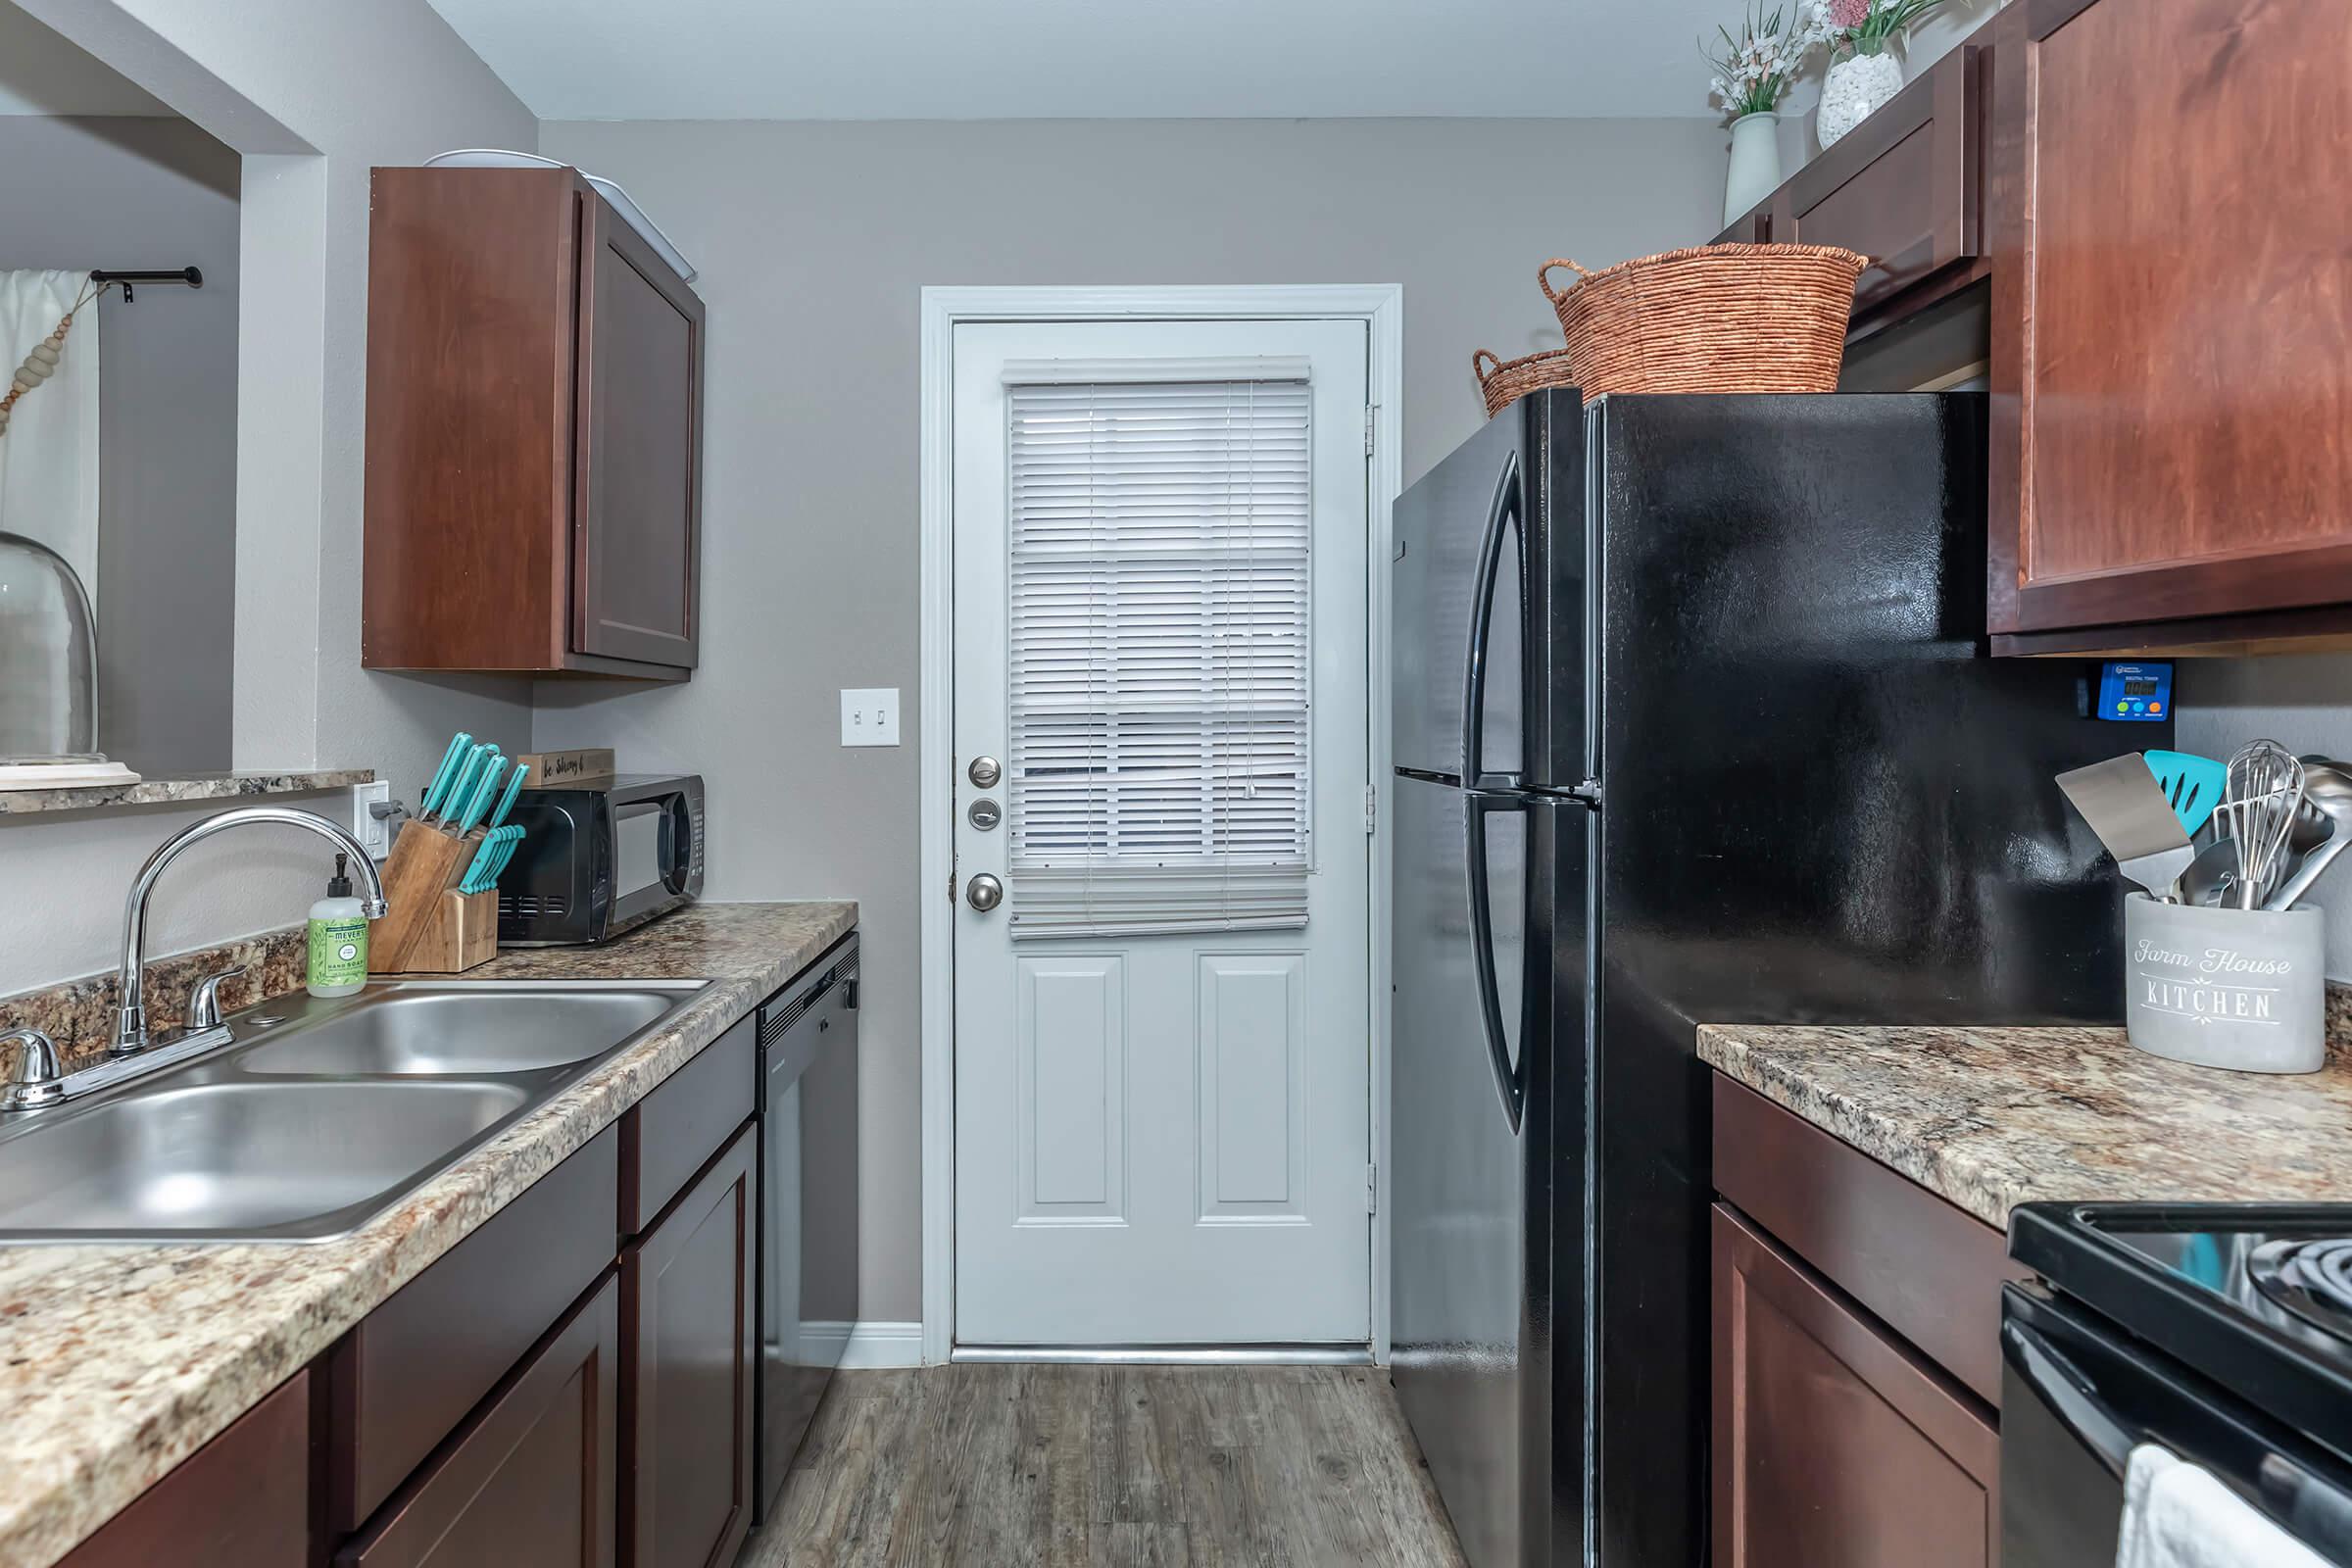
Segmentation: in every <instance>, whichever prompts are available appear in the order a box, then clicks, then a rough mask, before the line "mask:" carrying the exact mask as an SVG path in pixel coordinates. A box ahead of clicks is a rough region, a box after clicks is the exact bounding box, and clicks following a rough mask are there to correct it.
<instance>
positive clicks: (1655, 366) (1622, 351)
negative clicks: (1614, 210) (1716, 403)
mask: <svg viewBox="0 0 2352 1568" xmlns="http://www.w3.org/2000/svg"><path fill="white" fill-rule="evenodd" d="M1869 265H1870V259H1869V258H1868V257H1866V256H1857V255H1856V254H1855V253H1854V252H1852V251H1847V250H1838V249H1836V248H1834V247H1832V246H1827V245H1698V246H1693V247H1691V249H1689V250H1679V251H1666V252H1663V253H1662V254H1660V255H1656V256H1644V257H1642V258H1641V259H1640V260H1638V261H1631V262H1620V263H1619V264H1618V265H1617V266H1615V267H1611V268H1608V269H1606V270H1602V271H1598V272H1589V271H1586V270H1585V269H1583V268H1582V267H1579V266H1577V264H1576V263H1574V262H1572V261H1569V260H1567V259H1566V258H1564V257H1562V258H1559V259H1556V260H1553V261H1548V262H1545V263H1544V268H1543V270H1541V271H1539V272H1538V273H1537V274H1536V280H1537V281H1538V282H1539V283H1541V284H1542V285H1543V288H1544V298H1545V299H1548V300H1550V301H1551V308H1552V309H1553V310H1554V311H1555V312H1557V313H1558V314H1559V318H1560V330H1561V331H1563V332H1565V333H1566V334H1567V336H1568V348H1567V355H1568V360H1569V363H1570V364H1571V365H1573V366H1574V367H1575V369H1574V371H1573V379H1574V380H1575V382H1576V384H1577V385H1578V386H1581V387H1582V388H1584V392H1585V396H1587V397H1589V398H1590V397H1598V396H1600V395H1601V394H1602V393H1605V392H1835V391H1837V390H1838V368H1839V367H1840V366H1842V365H1843V363H1844V360H1845V325H1846V319H1847V318H1848V317H1849V316H1850V315H1851V314H1852V312H1853V306H1854V282H1855V280H1856V279H1857V278H1859V277H1860V276H1861V275H1862V269H1863V268H1865V267H1867V266H1869ZM1555 267H1565V268H1567V269H1569V270H1571V271H1573V272H1575V273H1577V281H1576V282H1574V283H1572V284H1570V285H1569V286H1568V287H1567V288H1566V289H1563V290H1556V291H1555V290H1554V289H1553V288H1552V286H1551V270H1552V269H1553V268H1555ZM1493 401H1494V399H1493V397H1492V395H1490V396H1489V398H1488V402H1489V403H1490V405H1491V404H1492V403H1493Z"/></svg>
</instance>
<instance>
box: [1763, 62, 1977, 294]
mask: <svg viewBox="0 0 2352 1568" xmlns="http://www.w3.org/2000/svg"><path fill="white" fill-rule="evenodd" d="M1979 56H1980V51H1979V50H1978V49H1977V48H1975V47H1974V46H1973V45H1968V44H1963V45H1961V46H1960V47H1958V48H1956V49H1954V50H1952V51H1951V52H1950V53H1949V54H1947V55H1945V56H1944V57H1943V58H1942V59H1940V60H1938V61H1936V64H1935V65H1934V66H1932V67H1931V68H1929V71H1928V73H1927V74H1926V75H1924V76H1922V77H1921V78H1920V79H1919V80H1917V81H1915V82H1912V83H1911V84H1910V85H1909V86H1907V87H1905V88H1904V89H1903V90H1902V91H1901V92H1899V93H1897V94H1896V95H1895V96H1894V98H1893V99H1892V100H1891V101H1890V102H1888V103H1886V104H1883V105H1881V106H1880V107H1879V109H1878V110H1877V111H1876V112H1875V113H1873V114H1872V115H1871V116H1870V117H1869V118H1868V119H1867V120H1864V121H1863V122H1862V123H1860V124H1859V125H1856V126H1855V127H1854V128H1853V129H1852V130H1851V131H1849V132H1847V134H1846V135H1845V136H1844V137H1843V138H1842V139H1841V140H1839V141H1838V144H1837V145H1836V146H1834V147H1831V148H1830V149H1829V150H1828V151H1826V152H1824V153H1823V154H1822V155H1821V156H1820V157H1819V158H1816V159H1814V160H1813V161H1812V162H1811V163H1809V164H1807V165H1806V166H1805V167H1804V168H1802V169H1800V170H1798V171H1797V172H1796V173H1795V175H1794V176H1792V177H1791V178H1790V179H1789V183H1788V185H1787V187H1786V188H1785V189H1784V190H1783V191H1782V192H1781V193H1780V194H1779V196H1778V197H1777V198H1776V205H1777V207H1778V208H1779V213H1778V217H1777V221H1775V222H1774V223H1773V225H1772V228H1773V232H1772V238H1774V239H1776V240H1782V241H1790V242H1794V243H1797V244H1801V245H1842V246H1844V247H1845V248H1846V249H1847V250H1853V251H1860V252H1861V253H1862V254H1863V255H1865V256H1867V257H1869V258H1870V266H1869V267H1868V268H1867V269H1865V270H1864V271H1863V273H1862V276H1861V279H1860V280H1859V281H1858V282H1857V283H1856V284H1855V285H1854V312H1855V314H1856V315H1860V314H1862V313H1864V312H1867V311H1869V310H1870V309H1871V308H1872V307H1874V306H1876V305H1878V304H1880V303H1882V302H1884V301H1886V300H1888V299H1891V298H1892V297H1893V296H1895V295H1897V294H1900V293H1902V292H1903V291H1904V290H1906V289H1908V288H1911V287H1912V286H1913V285H1914V284H1918V283H1921V282H1925V281H1926V280H1927V279H1928V278H1930V277H1931V276H1934V275H1935V274H1936V273H1938V272H1940V271H1942V270H1944V269H1945V268H1948V267H1952V266H1953V265H1954V264H1956V263H1960V262H1965V261H1967V260H1969V259H1970V258H1972V257H1974V256H1976V255H1977V253H1978V249H1979V247H1978V235H1977V227H1978V213H1979V206H1980V204H1979V201H1978V194H1979V187H1980V183H1981V179H1982V174H1981V171H1980V168H1979V165H1980V162H1981V160H1980V159H1979V157H1978V137H1979V130H1980V119H1981V117H1980V116H1979V114H1978V110H1977V85H1978V76H1979V71H1978V67H1979Z"/></svg>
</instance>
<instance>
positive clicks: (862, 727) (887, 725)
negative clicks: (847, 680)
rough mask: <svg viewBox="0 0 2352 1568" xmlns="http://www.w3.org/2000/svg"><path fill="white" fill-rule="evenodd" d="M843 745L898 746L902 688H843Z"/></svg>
mask: <svg viewBox="0 0 2352 1568" xmlns="http://www.w3.org/2000/svg"><path fill="white" fill-rule="evenodd" d="M841 744H842V745H844V746H896V745H898V744H899V689H898V688H897V687H896V686H858V687H849V686H845V687H843V688H842V691H841Z"/></svg>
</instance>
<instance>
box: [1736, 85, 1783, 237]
mask: <svg viewBox="0 0 2352 1568" xmlns="http://www.w3.org/2000/svg"><path fill="white" fill-rule="evenodd" d="M1780 183H1781V117H1780V116H1778V115H1775V114H1770V113H1763V112H1759V113H1757V114H1752V115H1741V116H1740V118H1739V119H1738V120H1735V121H1733V122H1732V167H1731V171H1730V172H1728V173H1727V174H1725V176H1724V180H1723V226H1724V227H1726V228H1729V227H1731V226H1732V223H1733V221H1735V220H1737V219H1738V218H1739V217H1740V215H1741V214H1743V213H1745V212H1746V211H1747V210H1748V209H1749V208H1751V207H1753V206H1755V205H1756V203H1758V202H1760V201H1762V200H1763V199H1764V198H1765V197H1767V196H1769V195H1771V194H1772V193H1773V192H1774V191H1775V190H1776V189H1778V188H1779V186H1780Z"/></svg>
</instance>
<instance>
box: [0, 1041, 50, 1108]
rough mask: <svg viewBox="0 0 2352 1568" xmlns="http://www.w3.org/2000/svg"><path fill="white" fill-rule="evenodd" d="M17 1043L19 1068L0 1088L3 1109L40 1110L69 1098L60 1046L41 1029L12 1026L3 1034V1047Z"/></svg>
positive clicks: (0, 1106) (0, 1043)
mask: <svg viewBox="0 0 2352 1568" xmlns="http://www.w3.org/2000/svg"><path fill="white" fill-rule="evenodd" d="M12 1041H13V1042H14V1043H15V1044H16V1047H17V1070H16V1072H15V1073H14V1074H13V1075H12V1076H11V1077H10V1079H9V1081H8V1087H7V1088H6V1089H5V1090H0V1111H10V1110H38V1109H40V1108H41V1107H42V1106H43V1105H54V1104H56V1103H58V1102H59V1101H61V1100H63V1099H65V1098H66V1075H65V1072H64V1071H63V1069H61V1068H60V1067H59V1065H58V1061H57V1045H56V1043H55V1042H54V1041H52V1040H51V1039H50V1038H49V1037H48V1036H47V1035H45V1034H43V1033H41V1031H40V1030H38V1029H12V1030H10V1031H9V1032H8V1033H6V1034H0V1046H5V1045H8V1044H9V1043H11V1042H12Z"/></svg>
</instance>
